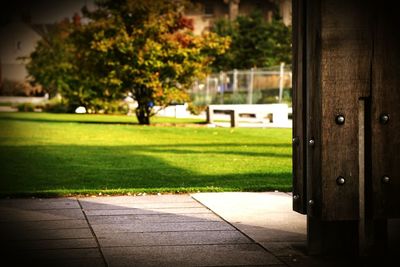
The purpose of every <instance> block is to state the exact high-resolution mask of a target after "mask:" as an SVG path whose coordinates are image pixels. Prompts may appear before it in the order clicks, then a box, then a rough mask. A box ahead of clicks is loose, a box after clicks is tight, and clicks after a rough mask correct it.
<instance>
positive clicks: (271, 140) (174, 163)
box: [0, 113, 292, 196]
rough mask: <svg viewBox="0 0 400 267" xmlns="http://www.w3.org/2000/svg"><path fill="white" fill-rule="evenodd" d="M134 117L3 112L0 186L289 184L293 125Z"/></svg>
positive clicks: (28, 191) (243, 187)
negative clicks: (143, 122) (143, 121)
mask: <svg viewBox="0 0 400 267" xmlns="http://www.w3.org/2000/svg"><path fill="white" fill-rule="evenodd" d="M135 121H136V120H135V119H134V118H133V117H128V116H111V115H73V114H70V115H65V114H62V115H61V114H46V113H0V170H1V172H0V194H1V195H3V196H4V195H37V196H57V195H70V194H72V195H73V194H98V193H102V194H127V193H131V194H134V193H140V192H147V193H157V192H161V193H165V192H196V191H266V190H281V191H288V190H291V153H292V148H291V142H290V141H291V130H290V129H247V128H237V129H230V128H207V127H206V126H205V125H204V124H200V122H201V121H199V120H177V119H168V118H155V119H154V122H156V126H139V125H137V124H136V123H135ZM171 124H173V125H175V126H170V125H171Z"/></svg>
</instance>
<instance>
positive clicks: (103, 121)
mask: <svg viewBox="0 0 400 267" xmlns="http://www.w3.org/2000/svg"><path fill="white" fill-rule="evenodd" d="M51 115H56V114H51ZM68 115H71V116H73V115H74V116H76V117H75V119H67V118H61V117H60V118H59V119H56V118H46V117H35V118H34V117H22V116H15V115H14V113H12V115H8V114H7V115H4V114H1V116H0V119H1V120H7V121H28V122H49V123H80V124H100V125H101V124H103V125H136V126H138V125H140V124H139V123H138V122H137V121H136V117H135V118H132V121H126V120H118V117H117V116H116V118H113V119H112V120H111V119H110V120H109V121H108V120H107V119H105V118H101V117H100V116H101V115H94V116H93V117H90V118H81V119H79V116H80V115H76V114H68ZM96 117H97V118H96ZM124 118H125V117H124ZM183 124H193V125H205V124H207V123H206V122H205V121H201V120H199V121H186V120H182V121H179V120H178V121H177V120H176V119H174V118H171V120H169V119H165V122H160V121H157V120H153V122H152V123H151V125H150V126H164V125H165V126H178V125H183Z"/></svg>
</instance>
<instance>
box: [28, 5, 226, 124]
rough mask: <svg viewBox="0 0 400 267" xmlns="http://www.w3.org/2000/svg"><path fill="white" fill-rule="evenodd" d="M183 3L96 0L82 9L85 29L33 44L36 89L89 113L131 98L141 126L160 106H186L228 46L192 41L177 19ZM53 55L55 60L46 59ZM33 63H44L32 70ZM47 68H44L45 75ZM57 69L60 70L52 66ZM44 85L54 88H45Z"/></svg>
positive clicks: (78, 24)
mask: <svg viewBox="0 0 400 267" xmlns="http://www.w3.org/2000/svg"><path fill="white" fill-rule="evenodd" d="M186 4H187V3H186V2H185V1H169V0H152V1H146V0H103V1H98V2H97V8H96V9H95V10H93V11H89V10H88V9H87V8H83V10H82V11H83V14H84V19H85V20H86V21H87V23H82V21H83V20H81V19H79V18H77V17H76V18H75V19H74V20H73V22H71V23H70V24H69V27H67V29H68V30H60V31H58V32H56V33H54V34H53V36H52V39H51V40H48V41H47V42H44V41H42V42H41V43H39V45H38V48H37V49H36V51H35V52H34V53H33V54H32V56H31V62H30V68H29V73H30V74H31V76H32V78H33V79H34V81H35V82H36V83H42V84H43V85H44V86H47V84H52V88H53V89H52V90H57V91H58V92H59V93H61V94H62V95H63V96H64V97H66V98H68V99H70V100H72V103H74V105H84V106H86V107H87V108H90V107H92V106H93V103H99V102H105V103H107V102H110V101H113V100H115V99H119V98H121V97H122V96H123V95H126V94H127V93H131V94H132V96H133V98H134V99H135V100H136V101H137V103H138V108H137V109H136V115H137V118H138V120H139V122H140V123H141V124H149V123H150V117H151V116H153V115H154V110H153V106H154V105H158V106H163V107H166V106H168V105H170V104H171V103H179V102H184V101H186V100H188V94H187V89H188V88H189V87H190V85H191V83H192V82H193V81H194V80H195V79H196V78H201V77H204V75H205V74H206V73H207V72H208V71H209V69H208V66H209V65H210V64H211V63H212V62H213V61H214V59H215V56H216V55H220V54H222V53H224V52H225V50H226V49H227V48H228V47H229V40H230V39H229V38H227V37H224V38H223V37H220V36H218V35H217V34H215V33H204V34H203V35H201V36H196V35H194V34H193V22H192V21H191V20H190V19H188V18H186V17H185V16H184V15H183V11H184V9H185V6H186ZM65 35H66V36H65ZM53 39H54V40H53ZM54 45H57V46H58V47H56V48H55V49H53V50H54V51H52V55H48V51H49V50H48V49H45V46H48V47H51V46H54ZM64 48H68V49H64ZM54 55H56V56H57V57H58V58H59V59H60V60H59V61H58V62H51V60H50V59H49V57H51V56H54ZM39 61H44V62H43V63H42V64H37V63H38V62H39ZM45 62H48V70H47V71H46V72H45V73H43V72H41V67H42V66H43V65H45ZM63 64H64V65H65V66H67V68H66V69H65V70H64V69H62V70H60V68H54V67H53V65H56V66H60V65H63ZM52 69H53V70H54V72H52ZM38 73H41V75H38ZM44 77H46V78H45V79H44ZM55 79H58V80H61V83H59V82H54V80H55ZM47 80H50V81H53V83H51V82H46V84H44V81H47ZM58 84H62V86H61V87H60V86H58Z"/></svg>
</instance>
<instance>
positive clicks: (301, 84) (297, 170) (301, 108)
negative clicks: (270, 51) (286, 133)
mask: <svg viewBox="0 0 400 267" xmlns="http://www.w3.org/2000/svg"><path fill="white" fill-rule="evenodd" d="M292 10H293V64H292V65H293V86H292V87H293V162H292V163H293V196H296V197H294V198H293V210H295V211H297V212H299V213H302V214H305V213H306V210H307V206H306V201H307V191H306V180H305V179H306V176H307V175H306V168H305V165H306V132H305V131H306V127H305V121H306V116H305V115H306V106H307V103H306V78H305V67H306V65H305V63H306V62H305V41H306V39H305V38H306V36H305V34H306V29H305V21H306V16H305V2H304V1H303V0H294V1H293V9H292ZM297 197H298V198H297Z"/></svg>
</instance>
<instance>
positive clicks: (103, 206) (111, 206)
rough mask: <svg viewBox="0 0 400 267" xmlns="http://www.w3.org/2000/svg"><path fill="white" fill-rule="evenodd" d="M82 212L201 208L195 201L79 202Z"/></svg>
mask: <svg viewBox="0 0 400 267" xmlns="http://www.w3.org/2000/svg"><path fill="white" fill-rule="evenodd" d="M80 203H81V204H82V207H83V209H84V210H122V209H151V208H153V209H177V208H202V206H201V205H200V204H199V203H198V202H195V201H191V202H172V203H168V202H167V203H99V202H95V203H93V202H88V201H80Z"/></svg>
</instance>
